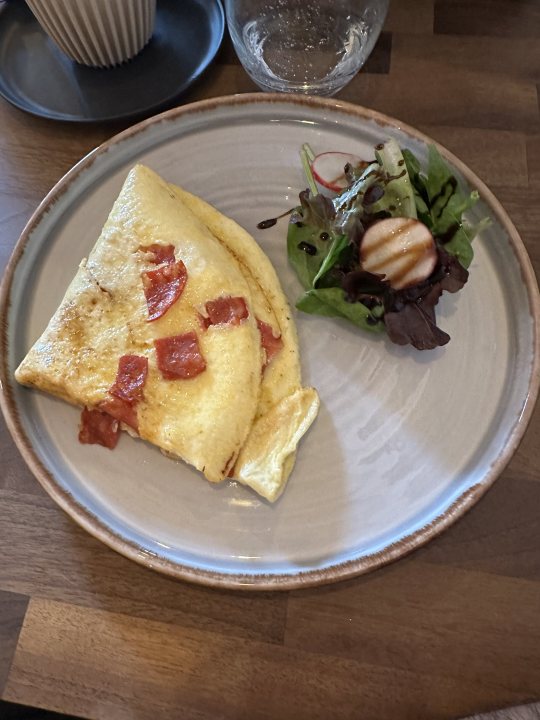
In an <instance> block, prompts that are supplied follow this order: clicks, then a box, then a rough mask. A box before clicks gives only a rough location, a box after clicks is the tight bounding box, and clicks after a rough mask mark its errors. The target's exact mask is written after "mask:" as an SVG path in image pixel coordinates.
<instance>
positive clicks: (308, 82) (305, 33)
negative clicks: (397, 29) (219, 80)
mask: <svg viewBox="0 0 540 720" xmlns="http://www.w3.org/2000/svg"><path fill="white" fill-rule="evenodd" d="M388 4H389V0H225V9H226V13H227V24H228V27H229V32H230V35H231V38H232V41H233V44H234V47H235V50H236V53H237V55H238V58H239V59H240V62H241V63H242V65H243V67H244V69H245V70H246V72H247V73H248V75H249V76H250V77H251V78H252V80H254V81H255V82H256V83H257V85H258V86H259V87H260V88H261V89H262V90H269V91H275V92H297V93H305V94H310V95H333V94H334V93H336V92H337V91H338V90H341V88H342V87H344V86H345V85H346V84H347V83H348V82H349V81H350V80H352V78H353V77H354V76H355V75H356V73H357V72H358V71H359V70H360V68H361V67H362V65H363V64H364V63H365V61H366V60H367V58H368V56H369V54H370V52H371V51H372V49H373V46H374V45H375V42H376V40H377V38H378V36H379V33H380V31H381V28H382V26H383V23H384V20H385V17H386V13H387V11H388Z"/></svg>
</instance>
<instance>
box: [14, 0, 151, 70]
mask: <svg viewBox="0 0 540 720" xmlns="http://www.w3.org/2000/svg"><path fill="white" fill-rule="evenodd" d="M26 2H27V4H28V7H29V8H30V9H31V10H32V12H33V13H34V15H35V17H36V19H37V20H38V22H39V24H40V25H41V27H42V28H43V29H44V30H45V32H46V33H47V34H48V35H49V37H50V38H51V39H52V40H53V41H54V42H55V43H56V44H57V45H58V47H59V48H60V49H61V50H62V51H63V52H64V53H65V54H66V55H67V56H68V57H70V58H71V59H72V60H75V62H78V63H81V65H90V66H92V67H110V66H112V65H117V64H118V63H121V62H124V60H129V59H130V58H132V57H134V56H135V55H137V53H138V52H140V51H141V50H142V48H143V47H144V46H145V45H146V43H147V42H148V41H149V40H150V37H151V35H152V32H153V30H154V20H155V12H156V0H26Z"/></svg>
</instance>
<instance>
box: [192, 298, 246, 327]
mask: <svg viewBox="0 0 540 720" xmlns="http://www.w3.org/2000/svg"><path fill="white" fill-rule="evenodd" d="M205 308H206V314H207V317H204V316H203V315H201V316H200V322H201V325H202V326H203V327H204V328H209V327H210V325H240V323H241V322H242V320H245V319H246V318H247V317H248V316H249V310H248V307H247V305H246V301H245V300H244V298H243V297H230V296H228V297H218V298H216V299H215V300H209V301H208V302H207V303H206V305H205Z"/></svg>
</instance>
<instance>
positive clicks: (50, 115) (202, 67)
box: [0, 0, 226, 125]
mask: <svg viewBox="0 0 540 720" xmlns="http://www.w3.org/2000/svg"><path fill="white" fill-rule="evenodd" d="M195 2H197V3H199V4H201V0H195ZM210 2H212V3H213V5H214V8H215V11H216V12H217V15H218V16H219V21H220V23H219V28H218V29H217V31H216V32H215V33H214V32H211V41H210V42H209V45H208V46H209V48H211V49H212V52H211V54H210V56H209V57H208V58H207V59H206V61H205V62H200V63H199V64H198V66H197V72H196V73H195V75H193V77H192V78H190V79H189V78H188V79H187V80H186V81H184V83H183V84H180V85H179V87H178V89H177V90H176V91H175V92H174V93H173V94H172V95H169V96H168V97H166V98H163V99H161V100H160V101H159V102H154V103H152V104H150V105H147V106H145V107H141V108H139V109H138V110H130V111H127V112H122V113H113V114H108V115H105V116H103V117H94V116H85V115H66V114H62V113H59V112H56V111H53V110H47V109H40V106H38V105H36V103H35V101H34V102H33V103H32V102H30V103H28V102H25V101H24V99H21V96H20V93H19V95H17V94H14V93H13V92H9V91H8V90H7V87H8V86H7V84H6V83H3V82H2V81H1V80H0V96H1V97H3V98H4V100H6V102H9V103H10V104H11V105H13V107H16V108H17V109H18V110H21V111H22V112H26V113H28V114H29V115H33V116H34V117H41V118H46V119H47V120H54V121H56V122H68V123H74V124H81V123H82V124H84V123H87V124H89V125H91V124H95V123H113V122H117V121H121V120H130V119H133V120H134V121H135V120H136V119H137V118H141V117H143V116H144V115H145V114H146V115H147V114H148V113H152V114H155V113H158V112H159V111H160V109H163V108H165V107H167V106H168V105H170V104H171V103H174V102H175V101H177V100H178V99H179V98H180V97H181V96H182V95H183V93H185V92H186V91H187V90H188V89H189V88H190V87H192V85H194V84H195V83H196V82H197V81H198V80H199V79H200V78H201V76H202V75H203V74H204V73H205V72H206V70H208V68H209V67H210V65H211V64H212V63H213V62H214V60H215V59H216V56H217V54H218V52H219V49H220V48H221V45H222V43H223V38H224V37H225V26H226V19H225V10H224V7H223V3H222V2H221V0H210ZM6 9H7V10H8V12H9V6H8V4H7V3H6V4H5V5H3V4H1V3H0V12H3V11H5V10H6ZM28 11H29V12H30V10H29V8H28ZM158 12H159V2H158V4H157V6H156V14H157V13H158ZM208 14H210V8H208ZM34 20H35V18H34ZM35 23H36V25H39V23H38V22H37V20H35ZM209 24H210V25H212V23H209ZM144 50H145V48H143V49H142V50H141V52H144ZM120 68H122V65H121V66H120ZM116 69H118V68H114V67H113V68H108V70H110V71H111V72H114V71H115V70H116ZM11 86H12V85H11Z"/></svg>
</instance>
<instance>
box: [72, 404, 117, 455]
mask: <svg viewBox="0 0 540 720" xmlns="http://www.w3.org/2000/svg"><path fill="white" fill-rule="evenodd" d="M118 435H119V429H118V420H117V419H116V418H114V417H112V416H111V415H109V414H108V413H106V412H103V411H102V410H97V409H93V410H89V409H88V408H86V407H85V408H84V409H83V411H82V413H81V424H80V426H79V442H81V443H84V444H87V445H103V447H106V448H109V449H110V450H113V449H114V448H115V447H116V444H117V443H118Z"/></svg>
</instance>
